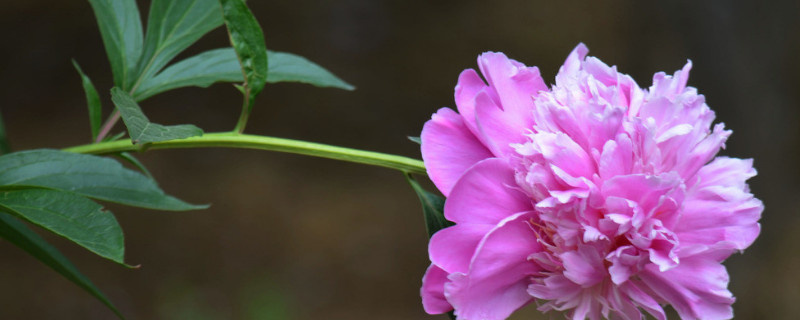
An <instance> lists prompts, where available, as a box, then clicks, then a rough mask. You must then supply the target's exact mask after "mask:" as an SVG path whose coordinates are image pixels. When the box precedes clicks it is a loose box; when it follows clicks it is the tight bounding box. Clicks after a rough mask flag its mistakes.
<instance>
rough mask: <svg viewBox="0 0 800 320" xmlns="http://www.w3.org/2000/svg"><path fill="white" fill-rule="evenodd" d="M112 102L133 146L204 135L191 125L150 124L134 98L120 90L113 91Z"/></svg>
mask: <svg viewBox="0 0 800 320" xmlns="http://www.w3.org/2000/svg"><path fill="white" fill-rule="evenodd" d="M111 101H113V102H114V105H116V106H117V109H118V110H119V113H120V115H121V116H122V121H124V122H125V126H126V127H128V134H129V135H130V136H131V141H132V142H133V144H142V143H148V142H157V141H167V140H175V139H183V138H188V137H194V136H201V135H203V130H201V129H200V128H198V127H196V126H194V125H191V124H180V125H173V126H164V125H160V124H157V123H152V122H150V120H149V119H147V116H145V115H144V113H143V112H142V109H141V108H140V107H139V105H138V104H137V103H136V101H134V100H133V98H132V97H131V96H130V95H129V94H128V93H127V92H125V91H122V89H120V88H112V89H111Z"/></svg>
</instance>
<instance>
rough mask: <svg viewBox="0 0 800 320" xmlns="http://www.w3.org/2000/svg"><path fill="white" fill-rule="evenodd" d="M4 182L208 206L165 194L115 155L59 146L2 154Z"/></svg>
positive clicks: (145, 203) (130, 200) (160, 205)
mask: <svg viewBox="0 0 800 320" xmlns="http://www.w3.org/2000/svg"><path fill="white" fill-rule="evenodd" d="M0 186H24V187H40V188H47V189H55V190H61V191H66V192H71V193H74V194H78V195H81V196H85V197H89V198H94V199H98V200H104V201H110V202H115V203H120V204H124V205H129V206H135V207H142V208H149V209H158V210H171V211H183V210H193V209H204V208H206V207H207V206H198V205H191V204H188V203H185V202H183V201H181V200H178V199H176V198H173V197H171V196H168V195H166V194H164V191H161V189H160V188H159V187H158V185H157V184H156V182H155V181H153V180H151V179H149V178H147V177H145V176H144V175H142V174H140V173H138V172H136V171H133V170H130V169H126V168H125V167H123V166H122V165H120V164H119V162H116V161H114V160H112V159H108V158H103V157H98V156H92V155H85V154H76V153H71V152H66V151H58V150H47V149H39V150H29V151H21V152H15V153H11V154H7V155H4V156H0Z"/></svg>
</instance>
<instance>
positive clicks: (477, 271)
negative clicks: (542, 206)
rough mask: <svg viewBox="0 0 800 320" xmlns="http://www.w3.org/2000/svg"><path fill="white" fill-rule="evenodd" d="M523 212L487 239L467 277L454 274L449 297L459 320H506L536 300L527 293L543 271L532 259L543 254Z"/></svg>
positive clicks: (506, 220)
mask: <svg viewBox="0 0 800 320" xmlns="http://www.w3.org/2000/svg"><path fill="white" fill-rule="evenodd" d="M534 214H535V213H533V212H521V213H518V214H515V215H512V216H510V217H508V218H507V219H504V220H503V221H501V222H500V223H499V224H498V225H497V227H496V228H494V229H493V230H492V231H491V232H489V234H487V235H486V237H485V238H484V239H483V241H482V242H481V244H480V245H479V246H478V249H477V251H476V253H475V256H474V257H473V259H472V263H471V265H470V270H469V272H468V273H467V274H462V273H455V274H451V276H450V280H451V282H450V283H448V284H446V285H445V295H446V296H447V299H448V301H450V303H451V304H452V305H453V306H454V307H455V310H456V315H457V316H458V318H459V319H471V320H472V319H484V320H500V319H505V318H507V317H508V316H509V315H511V313H512V312H514V311H515V310H517V309H519V308H521V307H522V306H524V305H526V304H528V303H529V302H531V301H532V300H533V297H532V296H530V295H529V294H528V292H527V288H528V285H529V284H530V276H531V275H533V274H536V273H537V272H538V271H539V268H538V267H537V265H536V264H534V263H533V262H531V261H529V260H528V257H529V256H530V255H531V254H532V253H535V252H537V251H540V250H541V246H540V245H539V243H538V242H537V241H536V235H535V234H534V232H533V230H532V229H531V226H530V224H529V223H528V220H529V219H531V217H532V216H533V215H534Z"/></svg>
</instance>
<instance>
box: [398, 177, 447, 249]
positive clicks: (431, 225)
mask: <svg viewBox="0 0 800 320" xmlns="http://www.w3.org/2000/svg"><path fill="white" fill-rule="evenodd" d="M406 180H408V183H409V184H410V185H411V188H412V189H414V192H416V193H417V197H419V201H420V203H421V204H422V213H423V214H424V216H425V229H426V230H428V237H432V236H433V234H434V233H436V232H437V231H439V230H442V229H444V228H447V227H449V226H452V225H454V223H453V222H451V221H448V220H447V219H445V217H444V198H442V197H440V196H438V195H436V194H433V193H431V192H428V191H426V190H425V189H423V188H422V186H420V185H419V183H418V182H417V181H416V180H414V177H412V176H411V175H409V174H406Z"/></svg>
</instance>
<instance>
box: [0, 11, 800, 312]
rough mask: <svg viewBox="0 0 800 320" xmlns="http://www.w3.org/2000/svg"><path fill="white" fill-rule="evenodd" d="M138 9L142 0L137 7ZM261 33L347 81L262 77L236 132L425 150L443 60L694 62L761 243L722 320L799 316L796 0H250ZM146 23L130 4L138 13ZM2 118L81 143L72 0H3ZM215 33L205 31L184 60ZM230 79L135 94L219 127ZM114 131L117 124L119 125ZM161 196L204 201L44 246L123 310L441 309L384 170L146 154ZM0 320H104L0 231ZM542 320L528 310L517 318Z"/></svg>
mask: <svg viewBox="0 0 800 320" xmlns="http://www.w3.org/2000/svg"><path fill="white" fill-rule="evenodd" d="M139 4H140V7H141V8H142V12H147V10H148V8H149V1H140V2H139ZM249 5H250V6H251V7H252V9H253V10H254V12H255V14H256V16H257V18H258V19H259V20H260V21H261V23H262V26H263V28H264V30H265V35H266V40H267V46H268V47H269V48H271V49H273V50H279V51H287V52H293V53H296V54H300V55H303V56H305V57H308V58H309V59H310V60H312V61H315V62H317V63H319V64H321V65H322V66H325V67H327V68H328V69H329V70H331V71H332V72H334V73H336V74H337V75H339V76H341V77H342V78H343V79H345V80H347V81H349V82H351V83H352V84H354V85H356V86H357V87H358V89H357V90H356V91H353V92H346V91H340V90H335V89H320V88H315V87H311V86H306V85H300V84H276V85H269V86H268V87H267V89H266V90H265V91H264V93H262V94H261V97H260V98H259V99H258V102H257V104H256V106H255V111H254V113H253V115H252V120H251V122H250V124H249V125H248V132H249V133H256V134H264V135H273V136H280V137H288V138H296V139H303V140H310V141H317V142H323V143H330V144H334V145H342V146H348V147H355V148H361V149H367V150H376V151H382V152H388V153H395V154H401V155H406V156H411V157H419V150H418V146H417V145H415V144H414V143H412V142H410V141H408V140H406V136H409V135H413V136H416V135H418V134H419V131H420V130H421V128H422V125H423V123H424V122H425V121H426V120H427V119H429V117H430V115H431V114H432V113H433V112H434V111H435V110H436V109H438V108H439V107H442V106H451V107H452V106H454V103H453V101H452V93H453V87H454V85H455V83H456V79H457V76H458V74H459V72H460V71H461V70H463V69H465V68H473V67H476V63H475V58H476V56H477V55H478V54H479V53H481V52H484V51H488V50H493V51H503V52H505V53H507V54H508V55H509V56H510V57H512V58H515V59H517V60H520V61H522V62H525V63H527V64H529V65H538V66H539V67H540V69H541V71H542V74H543V76H544V77H545V79H547V81H548V82H549V83H552V82H553V81H554V80H553V79H554V76H555V73H556V72H557V70H558V67H559V65H560V64H561V63H562V62H563V60H564V58H565V57H566V55H567V54H568V53H569V52H570V50H571V49H572V48H573V47H574V46H575V45H576V44H577V43H578V42H585V43H586V44H587V45H588V46H589V48H590V49H591V52H590V55H594V56H597V57H599V58H601V59H602V60H603V61H605V62H606V63H608V64H614V65H618V66H619V70H620V71H622V72H625V73H628V74H630V75H632V76H633V77H634V78H635V79H636V80H637V82H638V83H639V84H640V85H641V86H643V87H647V86H649V85H650V83H651V79H652V78H651V77H652V74H653V73H655V72H657V71H667V72H669V73H671V72H673V71H674V70H677V69H680V68H681V67H682V66H683V64H684V63H685V62H686V59H692V61H693V62H694V69H693V70H692V76H691V78H690V81H689V82H690V85H692V86H695V87H697V88H699V90H700V92H701V93H703V94H705V95H706V97H707V101H708V103H709V105H710V106H711V107H712V108H713V109H714V110H715V111H716V112H717V120H718V121H721V122H725V124H726V125H727V127H728V128H731V129H733V131H734V134H733V136H732V137H731V139H730V140H729V142H728V143H727V147H728V148H727V149H726V150H725V151H724V154H726V155H730V156H735V157H742V158H750V157H752V158H755V159H756V160H755V164H756V167H757V169H758V170H759V175H758V176H757V177H755V178H754V179H752V180H751V181H750V186H751V188H752V191H753V193H755V194H756V195H757V196H758V197H759V198H761V199H762V200H763V201H764V202H765V204H766V211H765V212H764V215H763V218H762V220H761V221H762V226H763V229H762V234H761V236H760V238H759V239H758V241H756V243H755V244H754V245H753V246H752V247H751V248H749V249H748V250H747V252H746V254H744V255H734V256H733V257H732V258H730V259H729V260H728V261H727V262H726V265H727V267H728V269H729V271H730V274H731V285H730V288H731V290H732V291H733V293H734V294H735V295H736V296H737V297H738V301H737V302H736V304H735V305H734V309H735V314H736V316H737V318H738V319H795V318H796V317H797V315H798V314H800V303H798V301H800V232H798V230H800V197H798V196H797V194H798V192H800V187H799V185H798V178H800V172H799V171H798V167H800V163H799V162H798V160H799V159H798V150H800V149H799V147H800V146H799V145H798V143H799V142H800V141H798V138H799V136H798V134H799V132H798V121H799V120H800V115H799V114H798V110H800V80H799V79H800V77H798V74H800V63H798V61H800V59H798V58H797V57H798V56H800V22H799V21H800V2H798V1H796V0H785V1H780V0H777V1H730V0H719V1H688V0H684V1H669V2H667V1H662V2H654V1H653V2H650V1H602V2H600V1H496V2H491V3H490V2H488V1H454V0H439V1H390V0H339V1H318V0H317V1H315V0H303V1H300V0H278V1H256V0H251V1H249ZM144 16H146V14H144ZM0 43H1V45H2V50H0V112H2V115H3V117H4V118H5V120H6V124H7V131H8V135H9V137H10V139H11V144H12V146H13V147H14V148H15V149H17V150H22V149H30V148H44V147H49V148H61V147H67V146H70V145H76V144H83V143H86V142H88V140H89V127H88V121H87V116H86V107H85V101H84V96H83V92H82V89H81V85H80V81H79V78H78V76H77V74H76V73H75V71H74V70H73V68H72V65H71V63H70V59H71V58H74V59H76V60H77V61H78V62H79V63H80V64H81V65H82V66H83V69H84V70H85V71H86V73H87V74H88V75H89V76H90V77H91V78H92V79H93V81H94V82H95V85H96V86H97V87H98V89H99V90H100V92H101V93H102V94H103V102H104V108H105V109H104V110H105V113H106V114H108V113H109V112H110V110H111V109H110V108H111V103H110V100H109V98H108V94H106V93H107V92H108V91H107V90H108V89H109V88H110V84H111V74H110V70H109V67H108V62H107V60H106V58H105V52H104V49H103V46H102V42H101V39H100V35H99V32H98V31H97V29H96V25H95V20H94V17H93V14H92V11H91V8H90V6H89V4H88V2H87V1H55V0H54V1H43V0H30V1H4V2H3V3H2V4H0ZM226 45H227V39H226V35H225V32H224V31H223V30H221V29H218V30H216V31H214V32H212V33H211V34H210V35H209V36H207V37H206V38H204V39H203V40H201V41H200V42H199V43H198V44H197V45H195V46H194V47H192V48H191V49H190V50H189V52H187V53H185V54H183V55H181V57H186V56H188V55H190V54H193V53H197V52H200V51H203V50H206V49H210V48H217V47H222V46H226ZM240 101H241V100H240V95H239V93H238V92H237V91H236V90H235V89H233V88H232V87H231V86H230V85H229V84H218V85H214V86H212V87H211V88H209V89H197V88H188V89H181V90H177V91H173V92H170V93H166V94H162V95H159V96H156V97H154V98H151V99H149V100H147V101H145V102H144V103H143V104H142V106H143V108H144V110H145V112H146V113H147V114H148V115H149V117H150V118H151V119H152V120H153V121H155V122H158V123H163V124H178V123H194V124H197V125H198V126H200V127H202V128H203V129H205V130H206V131H207V132H213V131H224V130H230V129H231V128H232V127H233V125H234V124H235V121H236V119H237V117H238V113H239V108H240V107H239V106H240ZM121 130H123V129H122V127H121V126H118V127H117V130H116V131H121ZM140 159H141V160H142V161H143V162H144V163H145V164H146V165H147V166H148V167H149V168H150V170H151V171H152V172H153V174H154V175H155V176H156V177H157V178H158V180H159V181H160V184H161V186H162V187H163V188H164V189H165V190H166V191H167V192H169V193H171V194H173V195H176V196H178V197H180V198H182V199H185V200H187V201H191V202H195V203H204V202H206V203H211V204H212V206H211V208H210V209H208V210H204V211H195V212H182V213H167V212H156V211H147V210H139V209H130V208H124V207H120V206H114V205H109V208H110V209H111V210H113V211H114V212H115V213H116V215H117V217H118V219H119V221H120V223H121V224H122V227H123V228H124V230H125V232H126V243H127V261H128V262H129V263H131V264H141V265H142V267H141V268H140V269H138V270H129V269H126V268H123V267H121V266H118V265H115V264H113V263H110V262H108V261H104V260H102V259H100V258H98V257H95V256H93V255H91V254H89V253H87V252H85V251H84V250H82V249H80V248H78V247H77V246H75V245H73V244H71V243H68V242H66V241H63V240H61V239H56V238H54V237H48V239H50V240H51V241H52V242H53V243H55V244H56V245H57V246H58V247H59V248H60V249H62V250H63V251H64V253H65V254H66V255H67V256H69V257H70V258H71V259H73V261H74V262H75V263H76V264H77V265H78V267H80V268H81V269H82V270H83V271H84V272H85V273H87V274H88V275H90V276H91V278H92V279H93V280H94V281H95V282H96V284H97V285H98V286H99V287H100V288H101V289H103V290H104V291H105V292H106V293H107V294H108V295H109V296H110V297H111V299H112V300H113V301H114V302H115V303H116V304H117V305H118V306H119V308H120V309H121V310H122V312H123V313H124V314H126V315H128V316H129V318H130V319H201V320H202V319H382V320H390V319H445V317H444V316H427V315H425V314H424V312H423V311H422V307H421V306H420V302H419V293H418V292H419V291H418V290H419V285H420V277H421V276H422V274H423V272H424V271H425V268H426V266H427V264H428V260H427V253H426V241H427V237H426V234H425V230H424V227H423V222H422V215H421V211H420V207H419V204H418V202H417V199H416V196H415V195H414V194H413V192H412V191H411V189H410V188H409V187H408V186H407V184H406V182H405V181H404V179H403V177H402V175H401V174H399V173H398V172H394V171H391V170H387V169H382V168H373V167H366V166H361V165H355V164H349V163H341V162H334V161H330V160H322V159H315V158H307V157H302V156H295V155H286V154H277V153H269V152H261V151H250V150H223V149H204V150H166V151H154V152H148V153H146V154H142V155H141V156H140ZM0 283H2V288H3V289H2V290H0V318H2V319H113V315H112V314H111V313H110V312H109V311H108V310H106V309H105V308H104V307H103V306H102V305H101V304H100V303H99V302H97V301H96V300H94V299H93V298H92V297H90V296H89V295H88V294H86V293H85V292H83V291H82V290H81V289H79V288H78V287H76V286H74V285H73V284H72V283H70V282H68V281H66V280H64V279H63V278H61V277H60V276H59V275H57V274H56V273H54V272H52V271H51V270H49V269H48V268H47V267H45V266H43V265H41V264H40V263H38V262H37V261H36V260H34V259H33V258H31V257H29V256H27V255H26V254H25V253H24V252H23V251H21V250H19V249H17V248H15V247H13V246H11V245H10V244H8V243H6V242H0ZM548 318H562V316H560V315H554V314H549V315H546V316H541V315H539V314H538V312H536V311H535V309H534V308H533V307H528V308H526V309H525V310H523V311H522V312H520V313H518V314H517V315H515V317H514V319H548Z"/></svg>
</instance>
